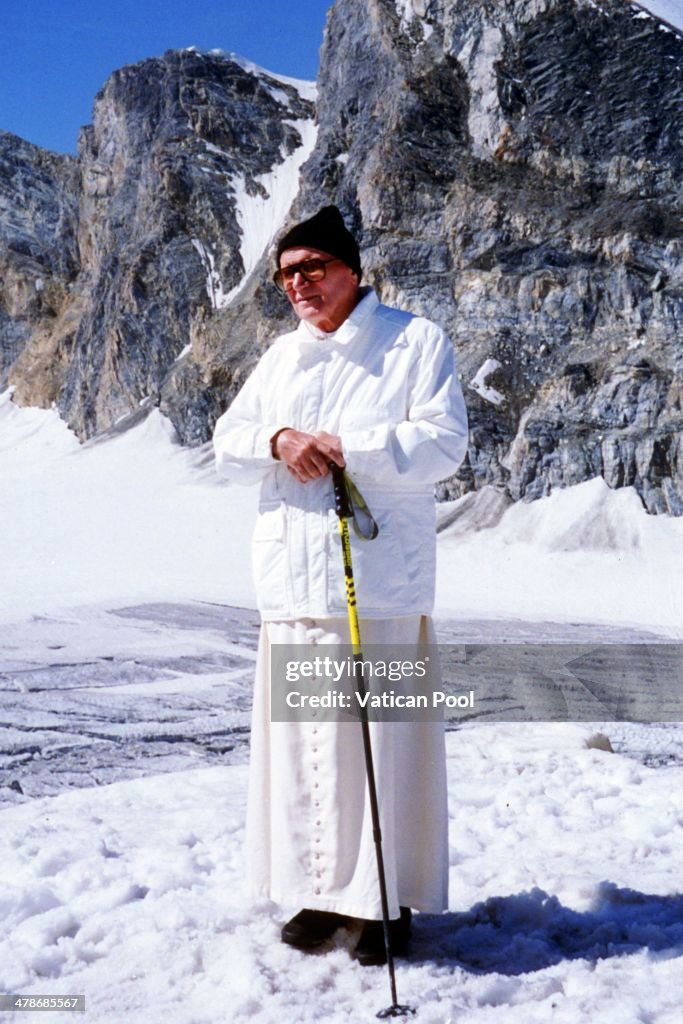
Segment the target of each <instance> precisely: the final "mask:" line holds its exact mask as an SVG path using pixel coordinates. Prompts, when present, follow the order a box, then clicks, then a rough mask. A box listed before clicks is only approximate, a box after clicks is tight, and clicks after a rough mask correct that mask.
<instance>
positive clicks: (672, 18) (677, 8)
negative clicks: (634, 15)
mask: <svg viewBox="0 0 683 1024" xmlns="http://www.w3.org/2000/svg"><path fill="white" fill-rule="evenodd" d="M631 6H632V7H639V8H647V10H648V11H651V12H652V13H653V14H654V15H655V16H656V17H657V18H662V19H663V20H664V21H668V22H669V24H670V25H673V27H674V28H677V29H680V30H681V31H682V32H683V4H681V0H640V2H639V3H638V4H631Z"/></svg>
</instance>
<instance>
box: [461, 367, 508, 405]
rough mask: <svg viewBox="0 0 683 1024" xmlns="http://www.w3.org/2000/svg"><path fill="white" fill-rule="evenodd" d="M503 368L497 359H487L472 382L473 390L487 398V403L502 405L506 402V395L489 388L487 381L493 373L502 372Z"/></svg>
mask: <svg viewBox="0 0 683 1024" xmlns="http://www.w3.org/2000/svg"><path fill="white" fill-rule="evenodd" d="M501 366H502V363H499V362H498V360H497V359H485V360H484V362H483V363H482V364H481V366H480V367H479V369H478V370H477V372H476V374H475V375H474V377H473V378H472V380H471V381H470V387H471V388H472V390H473V391H476V392H477V393H478V394H480V395H481V397H482V398H485V399H486V401H487V402H491V403H492V404H493V405H502V404H503V402H504V401H505V395H502V394H501V393H500V391H496V389H495V388H492V387H489V385H488V384H487V383H486V381H487V380H488V378H489V377H490V376H491V374H492V373H495V372H496V370H500V368H501Z"/></svg>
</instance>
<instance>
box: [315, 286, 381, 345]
mask: <svg viewBox="0 0 683 1024" xmlns="http://www.w3.org/2000/svg"><path fill="white" fill-rule="evenodd" d="M360 295H361V298H360V301H359V302H358V303H357V305H356V306H354V308H353V309H352V310H351V312H350V313H349V315H348V316H347V318H346V320H345V321H344V323H343V324H342V325H341V327H338V328H337V330H336V331H331V332H330V333H327V332H325V331H320V330H318V328H317V327H313V325H312V324H309V323H306V321H305V320H302V321H301V323H300V324H299V326H298V328H297V334H298V335H299V338H300V340H301V341H309V342H310V341H315V342H321V341H323V342H335V343H337V344H342V345H345V344H348V342H350V341H351V340H352V338H354V337H355V336H356V334H357V332H358V331H359V329H360V328H361V327H362V326H363V324H364V323H365V322H366V321H367V320H368V319H369V318H370V317H371V316H372V314H373V313H374V312H375V310H376V309H377V307H378V306H379V299H378V298H377V294H376V292H375V290H374V288H361V290H360Z"/></svg>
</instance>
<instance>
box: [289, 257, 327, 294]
mask: <svg viewBox="0 0 683 1024" xmlns="http://www.w3.org/2000/svg"><path fill="white" fill-rule="evenodd" d="M338 259H339V257H338V256H331V257H330V259H329V260H321V259H318V258H317V257H313V258H311V259H308V260H302V261H301V263H292V265H291V266H290V267H283V268H282V270H277V271H276V272H275V273H274V274H273V281H274V283H275V287H276V288H277V290H278V291H280V292H282V294H283V295H285V294H286V293H287V292H288V291H289V289H290V288H291V287H292V285H293V284H294V278H295V277H296V275H297V274H301V276H302V277H303V278H304V279H305V280H306V281H322V279H323V278H324V277H325V274H326V273H327V264H328V263H336V262H337V260H338Z"/></svg>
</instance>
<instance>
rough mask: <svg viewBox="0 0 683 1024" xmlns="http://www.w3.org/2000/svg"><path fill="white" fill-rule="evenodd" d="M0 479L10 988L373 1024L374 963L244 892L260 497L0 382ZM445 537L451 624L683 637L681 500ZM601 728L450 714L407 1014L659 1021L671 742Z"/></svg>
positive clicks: (173, 1015)
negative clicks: (298, 926) (321, 949)
mask: <svg viewBox="0 0 683 1024" xmlns="http://www.w3.org/2000/svg"><path fill="white" fill-rule="evenodd" d="M0 481H1V482H2V486H1V489H0V516H1V521H2V524H3V529H2V532H1V534H0V565H1V566H2V570H3V576H2V579H3V585H2V587H1V588H0V637H1V640H0V709H2V712H3V714H2V721H1V722H0V769H1V770H2V774H3V780H2V781H3V786H4V788H3V787H0V793H1V794H2V799H3V802H4V803H5V804H6V806H4V808H3V809H2V810H0V826H1V828H0V864H2V868H1V869H0V908H1V910H2V913H3V921H4V928H3V933H2V938H1V939H0V992H18V993H29V994H32V995H36V994H41V993H46V994H77V993H84V994H85V996H86V1014H87V1017H86V1019H87V1020H88V1021H93V1022H107V1024H119V1022H120V1021H122V1020H135V1021H141V1022H143V1024H157V1022H159V1024H161V1022H162V1021H163V1022H165V1024H176V1022H177V1024H203V1022H205V1024H218V1022H220V1024H222V1022H224V1021H225V1022H227V1021H230V1022H231V1024H233V1022H235V1024H239V1022H246V1021H256V1022H258V1024H271V1022H275V1021H277V1022H278V1024H283V1022H284V1024H309V1022H310V1024H313V1022H321V1021H324V1022H330V1024H342V1022H343V1024H347V1022H349V1021H354V1022H355V1021H361V1020H368V1021H370V1020H373V1019H374V1014H375V1013H376V1012H377V1011H378V1010H380V1009H382V1008H384V1007H386V1006H387V1005H388V1003H389V993H388V985H387V978H386V971H385V970H383V969H381V968H377V969H375V968H372V969H361V968H360V967H358V965H357V964H356V963H355V962H353V961H352V960H351V959H350V957H349V952H348V948H349V946H350V945H351V943H352V940H353V936H352V935H349V934H346V933H340V934H339V935H338V936H337V940H336V942H335V944H334V946H333V948H332V949H331V950H329V951H327V952H325V953H324V954H321V955H316V956H313V957H306V956H304V955H302V954H299V953H297V952H296V951H294V950H292V949H289V948H288V947H285V946H283V945H282V944H281V943H280V942H279V941H278V932H279V927H280V925H281V923H282V921H283V920H284V918H285V916H286V915H287V913H288V912H289V910H290V909H299V908H279V907H275V906H273V905H271V904H269V903H260V904H257V905H254V904H253V903H251V902H249V901H248V900H247V899H246V898H245V897H244V895H243V894H242V873H243V863H242V857H243V853H242V830H243V822H244V803H245V785H246V765H245V759H246V738H247V722H248V705H249V679H250V675H251V670H252V665H253V657H254V643H255V631H256V618H257V617H256V616H255V614H254V612H253V605H254V598H253V590H252V586H251V581H250V574H249V568H248V548H249V535H250V531H251V521H252V519H253V514H254V509H255V501H256V497H255V492H254V491H253V490H252V489H246V490H237V489H232V488H229V487H226V486H224V485H222V484H220V483H219V482H218V481H217V480H216V478H215V476H214V472H213V467H212V463H211V457H210V453H209V452H208V451H207V450H199V451H196V450H195V451H187V450H185V449H182V448H181V447H180V446H179V445H177V444H176V443H175V442H174V438H173V432H172V430H171V429H170V428H169V425H168V424H167V423H166V422H165V421H164V420H163V419H162V418H161V417H160V416H159V415H158V413H156V412H153V413H151V414H150V416H149V417H148V418H147V420H146V421H145V422H144V423H142V424H141V425H140V426H138V427H137V428H136V429H135V430H132V431H129V432H128V433H125V434H122V435H120V436H114V437H112V438H110V439H107V440H103V441H99V442H97V443H91V444H87V445H79V444H78V443H77V441H76V440H75V438H74V437H73V436H72V435H71V434H70V433H69V432H68V431H67V429H66V428H65V427H64V425H63V424H62V423H61V422H60V421H59V419H58V417H57V416H56V414H55V413H53V412H45V411H40V410H35V409H31V410H22V409H17V408H16V407H15V406H13V404H12V403H11V401H10V398H9V395H8V394H4V395H2V396H0ZM461 525H462V524H461ZM439 543H440V547H439V581H438V615H439V619H440V629H441V631H442V635H445V636H450V637H452V638H453V637H457V638H459V640H460V642H462V640H463V639H469V640H474V641H476V640H480V641H481V640H482V639H486V640H487V641H488V642H491V640H492V639H500V640H508V641H514V640H519V639H520V638H523V639H536V640H538V639H540V640H559V641H566V640H567V639H571V640H572V641H576V640H577V639H580V638H581V637H582V636H588V635H590V636H598V637H600V638H602V639H603V640H605V641H607V642H609V641H610V640H613V639H616V640H620V641H623V640H624V639H625V638H629V637H636V636H637V637H640V638H646V637H647V638H652V636H653V635H654V638H655V639H659V640H662V639H679V638H680V623H681V621H682V619H683V615H682V614H681V613H682V611H683V597H682V594H681V576H682V575H683V574H681V572H680V568H681V554H682V553H683V521H675V520H667V519H662V518H659V519H658V518H652V517H647V516H646V515H645V513H644V512H643V511H642V509H641V508H640V505H639V502H638V501H637V499H636V498H635V496H634V495H633V493H632V492H628V491H621V492H611V491H608V490H607V489H606V488H605V487H604V485H602V484H601V482H600V481H592V482H589V483H588V484H584V485H581V486H580V487H577V488H574V489H572V490H570V491H567V492H564V493H561V494H556V495H554V496H553V497H551V498H549V499H546V500H544V501H541V502H537V503H535V504H533V505H530V506H518V507H514V508H512V509H510V510H509V511H508V512H507V513H506V514H505V516H504V517H503V519H502V520H501V522H500V523H499V524H498V526H496V527H495V528H493V529H489V530H482V531H480V532H478V533H477V532H473V531H471V530H470V531H466V532H463V531H462V529H460V528H459V530H458V531H456V530H451V531H450V532H449V530H446V531H444V533H443V535H442V536H441V538H440V542H439ZM596 631H597V632H596ZM599 727H600V729H601V730H602V731H603V732H605V733H607V734H608V735H609V738H610V740H611V741H612V746H613V747H614V749H615V751H616V753H609V752H605V751H603V750H597V749H592V748H591V749H589V748H586V746H585V742H586V741H587V740H588V739H589V737H590V736H591V735H592V734H593V733H594V732H595V731H596V728H597V726H596V725H594V724H590V723H580V724H577V723H574V724H572V723H554V724H535V725H529V724H521V723H510V722H508V723H498V724H486V725H485V724H480V723H471V724H467V725H464V726H462V727H460V728H458V729H457V730H455V731H452V732H450V733H449V735H448V754H449V798H450V813H451V833H450V841H451V851H450V858H451V902H450V910H449V912H448V913H447V914H445V915H443V916H442V917H438V918H434V917H432V918H429V917H419V916H418V917H417V919H416V925H415V941H414V943H413V947H412V951H411V954H410V956H409V958H408V959H406V960H399V961H398V962H397V969H398V990H399V1000H400V1001H402V1002H409V1003H412V1004H413V1005H414V1006H416V1007H417V1008H418V1016H417V1019H418V1020H419V1021H420V1022H422V1024H447V1022H450V1021H453V1022H455V1021H467V1022H468V1024H470V1022H472V1024H521V1022H524V1024H530V1022H539V1024H540V1022H541V1021H543V1022H544V1024H545V1022H546V1021H548V1020H550V1021H557V1022H561V1024H579V1022H584V1021H591V1022H592V1021H600V1022H601V1024H603V1022H609V1024H611V1022H614V1024H646V1022H647V1024H679V1022H680V1019H681V1016H680V1002H681V997H680V991H679V989H680V977H681V963H682V960H681V956H682V954H683V897H681V895H680V878H681V877H682V875H683V841H682V827H683V796H682V795H681V793H682V792H683V786H682V783H683V767H681V763H682V761H683V757H682V756H681V755H682V754H683V734H682V732H681V727H680V726H677V725H669V726H667V725H647V726H645V725H633V724H629V723H627V722H620V723H609V722H603V723H601V724H600V726H599ZM195 766H196V767H195ZM13 782H14V783H15V785H14V786H11V784H12V783H13ZM10 786H11V788H10ZM44 794H48V795H44ZM12 804H14V805H12ZM0 1019H2V1020H5V1019H7V1020H12V1019H14V1018H13V1017H10V1016H9V1014H2V1013H0ZM22 1019H24V1018H22ZM26 1019H28V1020H31V1019H34V1018H33V1017H32V1016H31V1015H30V1014H29V1016H28V1017H27V1018H26ZM40 1019H41V1020H42V1019H43V1018H42V1017H41V1018H40ZM49 1019H50V1020H54V1021H56V1022H58V1024H59V1022H61V1021H65V1020H70V1019H72V1018H71V1017H69V1016H67V1014H65V1013H59V1012H56V1013H53V1014H51V1016H50V1018H49Z"/></svg>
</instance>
